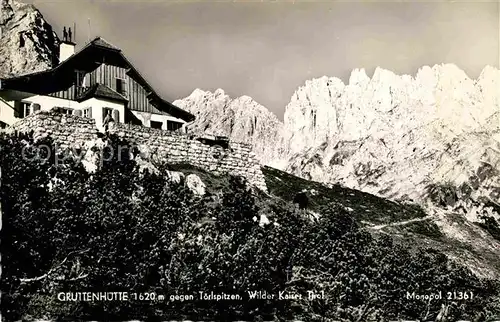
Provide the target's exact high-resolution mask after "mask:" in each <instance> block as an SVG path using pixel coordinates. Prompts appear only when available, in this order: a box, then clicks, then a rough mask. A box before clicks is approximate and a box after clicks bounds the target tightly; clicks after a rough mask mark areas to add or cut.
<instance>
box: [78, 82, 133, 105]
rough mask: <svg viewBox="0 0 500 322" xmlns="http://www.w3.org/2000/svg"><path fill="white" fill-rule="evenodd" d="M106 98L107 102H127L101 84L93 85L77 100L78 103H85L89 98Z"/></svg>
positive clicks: (121, 96)
mask: <svg viewBox="0 0 500 322" xmlns="http://www.w3.org/2000/svg"><path fill="white" fill-rule="evenodd" d="M93 97H95V98H106V99H109V100H115V101H119V102H128V99H127V98H126V97H124V96H123V95H121V94H120V93H118V92H117V91H115V90H114V89H112V88H110V87H108V86H106V85H103V84H94V85H92V86H91V87H90V88H89V89H88V90H86V91H85V92H83V93H82V94H81V95H80V96H79V97H78V98H77V101H78V102H82V101H85V100H87V99H89V98H93Z"/></svg>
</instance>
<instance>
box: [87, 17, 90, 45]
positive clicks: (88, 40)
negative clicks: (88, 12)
mask: <svg viewBox="0 0 500 322" xmlns="http://www.w3.org/2000/svg"><path fill="white" fill-rule="evenodd" d="M88 31H89V34H88V39H87V42H90V18H89V30H88Z"/></svg>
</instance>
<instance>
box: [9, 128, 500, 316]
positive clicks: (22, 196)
mask: <svg viewBox="0 0 500 322" xmlns="http://www.w3.org/2000/svg"><path fill="white" fill-rule="evenodd" d="M125 143H126V142H122V141H120V140H119V139H118V138H116V137H110V138H109V144H110V145H111V146H116V145H122V144H125ZM41 144H45V145H51V142H50V140H47V141H44V142H38V143H35V142H33V141H32V139H31V138H29V137H24V138H1V139H0V147H2V154H0V166H1V168H2V175H3V176H2V186H1V190H0V198H1V199H0V201H1V202H2V210H3V215H4V216H3V229H2V232H1V233H2V243H1V247H2V249H1V251H2V255H3V262H4V263H8V265H4V266H3V274H4V275H3V278H4V283H2V286H1V290H2V292H3V294H4V296H3V298H2V311H3V312H2V313H3V315H4V316H5V318H6V319H7V320H15V319H20V318H24V319H32V318H41V317H43V318H50V319H56V320H61V319H63V318H72V319H82V320H88V319H95V318H98V319H99V320H103V319H105V320H117V319H121V320H125V319H126V320H130V319H144V318H147V317H150V316H152V315H154V316H161V317H162V318H163V319H185V318H189V319H199V318H201V317H203V318H210V319H216V320H234V319H245V320H257V319H259V318H264V319H273V318H282V319H283V318H287V319H292V318H302V319H304V320H308V321H316V320H321V319H325V318H331V319H342V320H345V321H352V320H356V319H360V320H363V319H374V320H382V319H396V318H402V319H403V318H409V319H423V318H427V319H434V318H435V317H436V316H437V314H438V313H439V311H440V309H441V305H442V304H446V305H450V311H449V312H450V313H449V316H450V317H457V318H458V317H460V318H473V317H475V316H478V315H479V314H483V316H493V315H494V314H496V313H498V306H496V305H495V304H494V301H496V299H497V298H495V296H498V290H497V289H496V285H495V284H494V283H490V282H487V281H483V280H480V279H478V278H476V277H474V276H473V275H471V274H470V273H468V271H466V270H465V269H463V268H461V267H456V266H454V265H452V264H451V263H450V262H449V261H448V260H447V258H446V257H445V256H444V255H443V254H441V253H439V252H436V251H433V250H426V249H422V250H420V251H419V253H412V252H411V251H410V249H408V248H406V247H404V246H401V245H396V244H394V243H393V241H392V239H391V238H390V237H383V238H380V239H375V238H373V237H372V236H371V235H370V234H369V233H367V232H366V231H365V230H362V229H360V227H359V224H358V223H357V221H356V220H354V219H353V218H352V217H351V216H350V214H349V213H347V212H346V211H345V210H343V208H341V207H337V206H334V205H332V204H330V205H327V206H326V207H324V208H323V209H322V210H321V211H320V212H321V216H320V218H319V219H318V220H314V221H313V220H310V219H309V218H308V217H307V216H305V213H304V211H300V210H297V209H295V207H293V205H292V204H291V203H285V202H283V203H272V202H271V201H270V200H268V199H265V198H266V197H265V196H264V195H262V194H256V193H255V192H254V191H253V190H252V189H250V188H248V186H247V185H246V183H245V181H243V180H242V179H240V178H236V177H230V178H229V180H228V182H229V184H228V187H226V188H223V190H222V191H221V192H220V194H218V195H210V194H208V195H206V196H203V197H200V196H195V195H193V193H191V191H190V190H189V189H187V188H186V187H185V186H184V184H183V183H182V182H181V183H179V184H172V183H169V182H167V181H166V179H165V177H163V176H161V175H156V174H152V173H149V172H143V173H140V172H139V170H138V168H137V165H136V164H135V161H134V160H133V159H131V158H129V157H128V156H129V154H128V153H125V152H124V154H123V155H122V156H121V158H120V159H118V158H113V159H112V160H109V161H105V162H103V164H102V167H100V169H99V170H98V171H97V172H96V173H94V174H92V175H89V174H88V173H87V172H85V170H84V169H83V168H82V167H81V165H80V164H76V163H74V162H73V161H72V160H71V159H68V160H67V161H66V162H65V163H63V164H57V165H56V164H55V162H54V160H53V159H49V160H48V161H47V162H44V163H42V162H40V160H34V159H30V158H21V157H20V155H21V152H22V151H23V148H24V147H25V146H27V145H28V146H29V147H30V148H28V149H27V150H26V149H25V152H27V153H28V155H34V154H35V153H36V148H37V147H38V146H40V145H41ZM261 215H265V216H266V217H267V219H268V221H269V222H268V223H265V222H261ZM82 290H85V291H94V292H101V291H127V292H131V291H134V292H156V293H157V294H163V295H166V296H167V299H166V300H165V301H162V302H147V301H142V302H141V301H129V302H121V301H110V302H82V301H79V302H61V301H58V300H57V299H56V298H55V297H54V296H55V294H58V293H59V292H69V291H73V292H78V291H82ZM438 290H468V291H473V292H475V294H476V296H477V300H475V301H474V302H463V301H462V302H461V301H451V302H450V301H446V300H442V301H435V302H433V303H428V302H427V301H424V300H412V301H408V300H407V299H406V298H405V295H406V292H408V291H410V292H412V291H415V292H417V293H421V294H425V293H429V292H435V291H438ZM200 291H202V292H207V293H210V292H211V291H213V292H215V293H226V294H237V295H239V296H241V300H225V301H207V300H198V294H199V292H200ZM251 291H266V292H268V293H269V294H275V295H276V297H277V296H278V294H279V292H280V291H283V292H285V293H286V294H300V295H302V298H294V299H287V300H278V299H277V298H275V299H274V300H249V299H248V297H249V296H248V292H251ZM308 291H314V292H316V294H325V298H318V299H315V300H309V299H308V297H307V296H308ZM321 292H323V293H321ZM175 294H179V295H181V294H182V295H189V294H191V295H194V296H195V298H194V300H193V301H183V302H182V301H173V302H172V301H169V300H168V295H175Z"/></svg>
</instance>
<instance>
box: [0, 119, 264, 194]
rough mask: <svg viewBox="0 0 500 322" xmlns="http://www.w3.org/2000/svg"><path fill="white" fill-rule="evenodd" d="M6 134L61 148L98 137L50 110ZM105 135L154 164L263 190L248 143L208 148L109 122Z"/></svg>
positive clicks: (91, 123)
mask: <svg viewBox="0 0 500 322" xmlns="http://www.w3.org/2000/svg"><path fill="white" fill-rule="evenodd" d="M9 131H11V132H12V131H17V132H24V133H27V132H30V131H33V135H34V138H35V139H38V138H41V137H44V136H51V137H52V138H53V139H54V140H55V141H56V142H57V143H58V144H59V145H60V146H61V147H62V148H64V147H75V148H77V147H83V146H84V144H85V142H88V141H92V140H97V139H98V137H99V131H98V130H97V127H96V125H95V120H93V119H89V118H83V117H79V116H75V115H65V114H60V113H57V112H53V111H50V112H46V111H40V112H37V113H36V114H33V115H29V116H28V117H26V118H24V119H22V120H20V121H19V122H17V123H15V124H14V125H13V126H12V127H11V128H10V129H9ZM108 133H109V134H116V135H117V136H119V137H121V138H123V139H125V140H127V141H128V142H130V144H133V145H136V146H137V147H138V148H139V150H140V151H141V153H142V154H143V155H147V156H148V157H150V158H152V159H154V160H156V161H160V162H164V163H170V164H175V163H187V164H191V165H193V166H197V167H200V168H202V169H205V170H208V171H210V172H212V173H214V174H223V173H230V174H233V175H238V176H242V177H245V178H246V179H247V180H248V181H249V183H250V184H252V185H254V186H256V187H258V188H260V189H262V190H264V191H266V190H267V188H266V183H265V180H264V175H263V174H262V171H261V169H260V163H259V161H258V160H257V158H256V156H255V154H254V153H253V152H252V147H251V145H249V144H245V143H238V142H229V147H228V148H223V147H220V146H210V145H207V144H204V143H201V142H199V141H198V140H196V138H192V137H191V136H189V135H187V134H183V133H177V132H171V131H164V130H159V129H152V128H147V127H142V126H137V125H131V124H123V123H111V124H110V126H109V129H108Z"/></svg>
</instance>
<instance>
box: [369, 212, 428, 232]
mask: <svg viewBox="0 0 500 322" xmlns="http://www.w3.org/2000/svg"><path fill="white" fill-rule="evenodd" d="M432 217H433V216H432V215H428V216H425V217H422V218H415V219H410V220H405V221H398V222H394V223H390V224H383V225H377V226H371V227H366V228H367V229H373V230H380V229H382V228H385V227H394V226H404V225H407V224H411V223H414V222H419V221H424V220H429V219H431V218H432Z"/></svg>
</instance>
